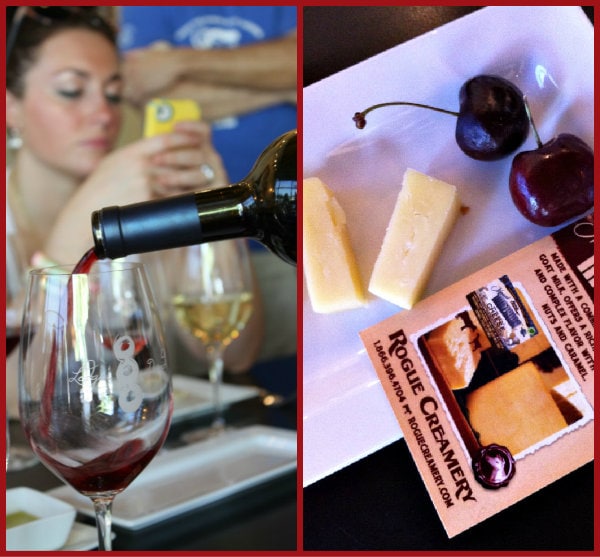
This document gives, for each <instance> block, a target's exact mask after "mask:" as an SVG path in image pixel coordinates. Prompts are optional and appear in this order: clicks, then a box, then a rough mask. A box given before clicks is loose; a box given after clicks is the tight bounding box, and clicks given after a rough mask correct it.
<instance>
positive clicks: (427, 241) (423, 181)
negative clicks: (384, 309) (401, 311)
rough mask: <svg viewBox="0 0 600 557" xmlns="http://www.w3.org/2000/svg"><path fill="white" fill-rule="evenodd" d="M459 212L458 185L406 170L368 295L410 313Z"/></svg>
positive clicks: (376, 262) (372, 275)
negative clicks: (407, 309) (406, 309)
mask: <svg viewBox="0 0 600 557" xmlns="http://www.w3.org/2000/svg"><path fill="white" fill-rule="evenodd" d="M459 210H460V200H459V198H458V195H457V193H456V187H455V186H453V185H451V184H447V183H446V182H442V181H441V180H437V179H435V178H431V177H430V176H427V175H426V174H422V173H420V172H417V171H416V170H413V169H410V168H409V169H407V171H406V172H405V174H404V179H403V182H402V189H401V190H400V194H399V195H398V199H397V201H396V206H395V207H394V212H393V213H392V217H391V219H390V222H389V225H388V228H387V231H386V234H385V237H384V240H383V244H382V247H381V251H380V252H379V255H378V256H377V260H376V261H375V266H374V268H373V273H372V274H371V280H370V282H369V291H370V292H372V293H373V294H375V295H376V296H379V297H380V298H383V299H385V300H387V301H389V302H392V303H393V304H396V305H398V306H400V307H403V308H411V307H412V306H413V305H414V304H415V302H416V301H417V300H418V299H419V298H420V297H421V294H422V293H423V290H424V288H425V286H426V284H427V281H428V279H429V276H430V275H431V271H432V270H433V266H434V264H435V261H436V260H437V258H438V256H439V253H440V250H441V248H442V245H443V244H444V241H445V240H446V237H447V236H448V234H449V232H450V230H451V229H452V226H453V224H454V222H455V220H456V217H457V216H458V212H459Z"/></svg>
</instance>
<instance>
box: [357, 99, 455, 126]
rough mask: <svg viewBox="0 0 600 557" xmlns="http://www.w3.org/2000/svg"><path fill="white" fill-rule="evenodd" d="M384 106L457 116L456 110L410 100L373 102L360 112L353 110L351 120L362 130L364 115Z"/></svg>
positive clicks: (364, 120) (364, 123) (364, 121)
mask: <svg viewBox="0 0 600 557" xmlns="http://www.w3.org/2000/svg"><path fill="white" fill-rule="evenodd" d="M384 106H416V107H417V108H427V109H429V110H435V112H442V113H444V114H450V115H451V116H458V112H454V111H453V110H446V109H444V108H438V107H436V106H430V105H428V104H421V103H411V102H388V103H380V104H374V105H373V106H370V107H369V108H367V109H365V110H363V111H362V112H355V113H354V116H353V117H352V120H354V122H355V123H356V127H357V128H358V129H359V130H362V129H363V128H364V127H365V126H366V125H367V120H366V118H365V116H366V115H367V114H368V113H369V112H371V111H372V110H376V109H378V108H382V107H384Z"/></svg>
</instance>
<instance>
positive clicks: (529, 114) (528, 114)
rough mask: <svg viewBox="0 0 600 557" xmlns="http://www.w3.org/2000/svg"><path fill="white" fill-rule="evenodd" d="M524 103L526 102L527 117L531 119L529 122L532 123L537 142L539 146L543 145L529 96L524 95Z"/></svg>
mask: <svg viewBox="0 0 600 557" xmlns="http://www.w3.org/2000/svg"><path fill="white" fill-rule="evenodd" d="M523 103H524V104H525V112H526V113H527V118H528V120H529V123H530V124H531V129H532V130H533V135H535V141H536V142H537V145H538V147H542V146H543V143H542V140H541V139H540V134H539V133H538V131H537V128H536V127H535V122H534V121H533V116H532V114H531V108H530V106H529V103H528V102H527V97H526V96H525V95H523Z"/></svg>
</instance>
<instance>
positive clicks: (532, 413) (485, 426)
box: [467, 362, 567, 456]
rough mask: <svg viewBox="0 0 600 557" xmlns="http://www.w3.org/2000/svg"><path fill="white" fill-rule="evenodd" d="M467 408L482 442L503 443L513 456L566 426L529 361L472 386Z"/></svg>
mask: <svg viewBox="0 0 600 557" xmlns="http://www.w3.org/2000/svg"><path fill="white" fill-rule="evenodd" d="M467 409H468V411H469V421H470V422H471V427H472V428H473V430H474V431H475V432H477V434H478V435H479V441H480V443H481V445H489V444H491V443H496V444H498V445H503V446H505V447H507V448H508V449H509V450H510V452H511V453H512V454H513V456H514V455H516V454H518V453H520V452H521V451H524V450H525V449H527V448H529V447H531V446H532V445H535V444H536V443H539V442H540V441H542V440H544V439H546V438H547V437H550V436H551V435H553V434H555V433H557V432H559V431H560V430H562V429H564V428H565V427H567V422H566V421H565V419H564V417H563V415H562V414H561V412H560V410H559V408H558V406H557V404H556V402H555V401H554V400H553V398H552V395H551V394H550V392H549V391H548V389H547V388H546V385H545V384H544V381H543V380H542V378H541V376H540V373H539V371H538V368H537V366H536V365H535V364H533V363H532V362H526V363H524V364H522V365H520V366H519V367H517V368H515V369H514V370H512V371H509V372H508V373H505V374H504V375H501V376H500V377H498V378H497V379H494V380H493V381H491V382H489V383H486V384H485V385H483V386H482V387H479V388H478V389H476V390H474V391H473V392H472V393H470V394H469V395H468V396H467Z"/></svg>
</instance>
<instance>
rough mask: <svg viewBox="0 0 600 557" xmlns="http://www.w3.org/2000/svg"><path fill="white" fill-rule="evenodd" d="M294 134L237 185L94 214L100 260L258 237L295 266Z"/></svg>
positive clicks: (273, 145)
mask: <svg viewBox="0 0 600 557" xmlns="http://www.w3.org/2000/svg"><path fill="white" fill-rule="evenodd" d="M296 141H297V132H296V130H292V131H289V132H287V133H285V134H283V135H282V136H280V137H279V138H277V139H276V140H275V141H273V142H272V143H271V144H270V145H269V146H268V147H267V148H266V149H265V150H264V151H263V152H262V154H261V155H260V156H259V157H258V159H257V161H256V163H255V164H254V166H253V168H252V170H251V171H250V173H249V174H248V176H247V177H246V178H245V179H244V180H242V181H241V182H238V183H236V184H231V185H228V186H225V187H222V188H215V189H207V190H202V191H198V192H195V193H188V194H183V195H177V196H173V197H168V198H165V199H160V200H156V201H145V202H142V203H134V204H132V205H125V206H120V207H118V206H112V207H105V208H103V209H100V210H98V211H94V213H92V232H93V235H94V252H95V254H96V256H97V258H98V259H105V258H109V259H116V258H119V257H124V256H126V255H131V254H138V253H145V252H149V251H159V250H164V249H170V248H177V247H183V246H189V245H194V244H201V243H205V242H213V241H217V240H225V239H230V238H239V237H248V238H254V239H256V240H258V241H259V242H261V243H262V244H264V245H265V246H267V247H268V248H269V249H270V250H271V251H273V252H274V253H275V254H277V255H278V256H279V257H281V258H282V259H283V260H284V261H287V262H288V263H290V264H293V265H295V264H296V187H297V167H296Z"/></svg>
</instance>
